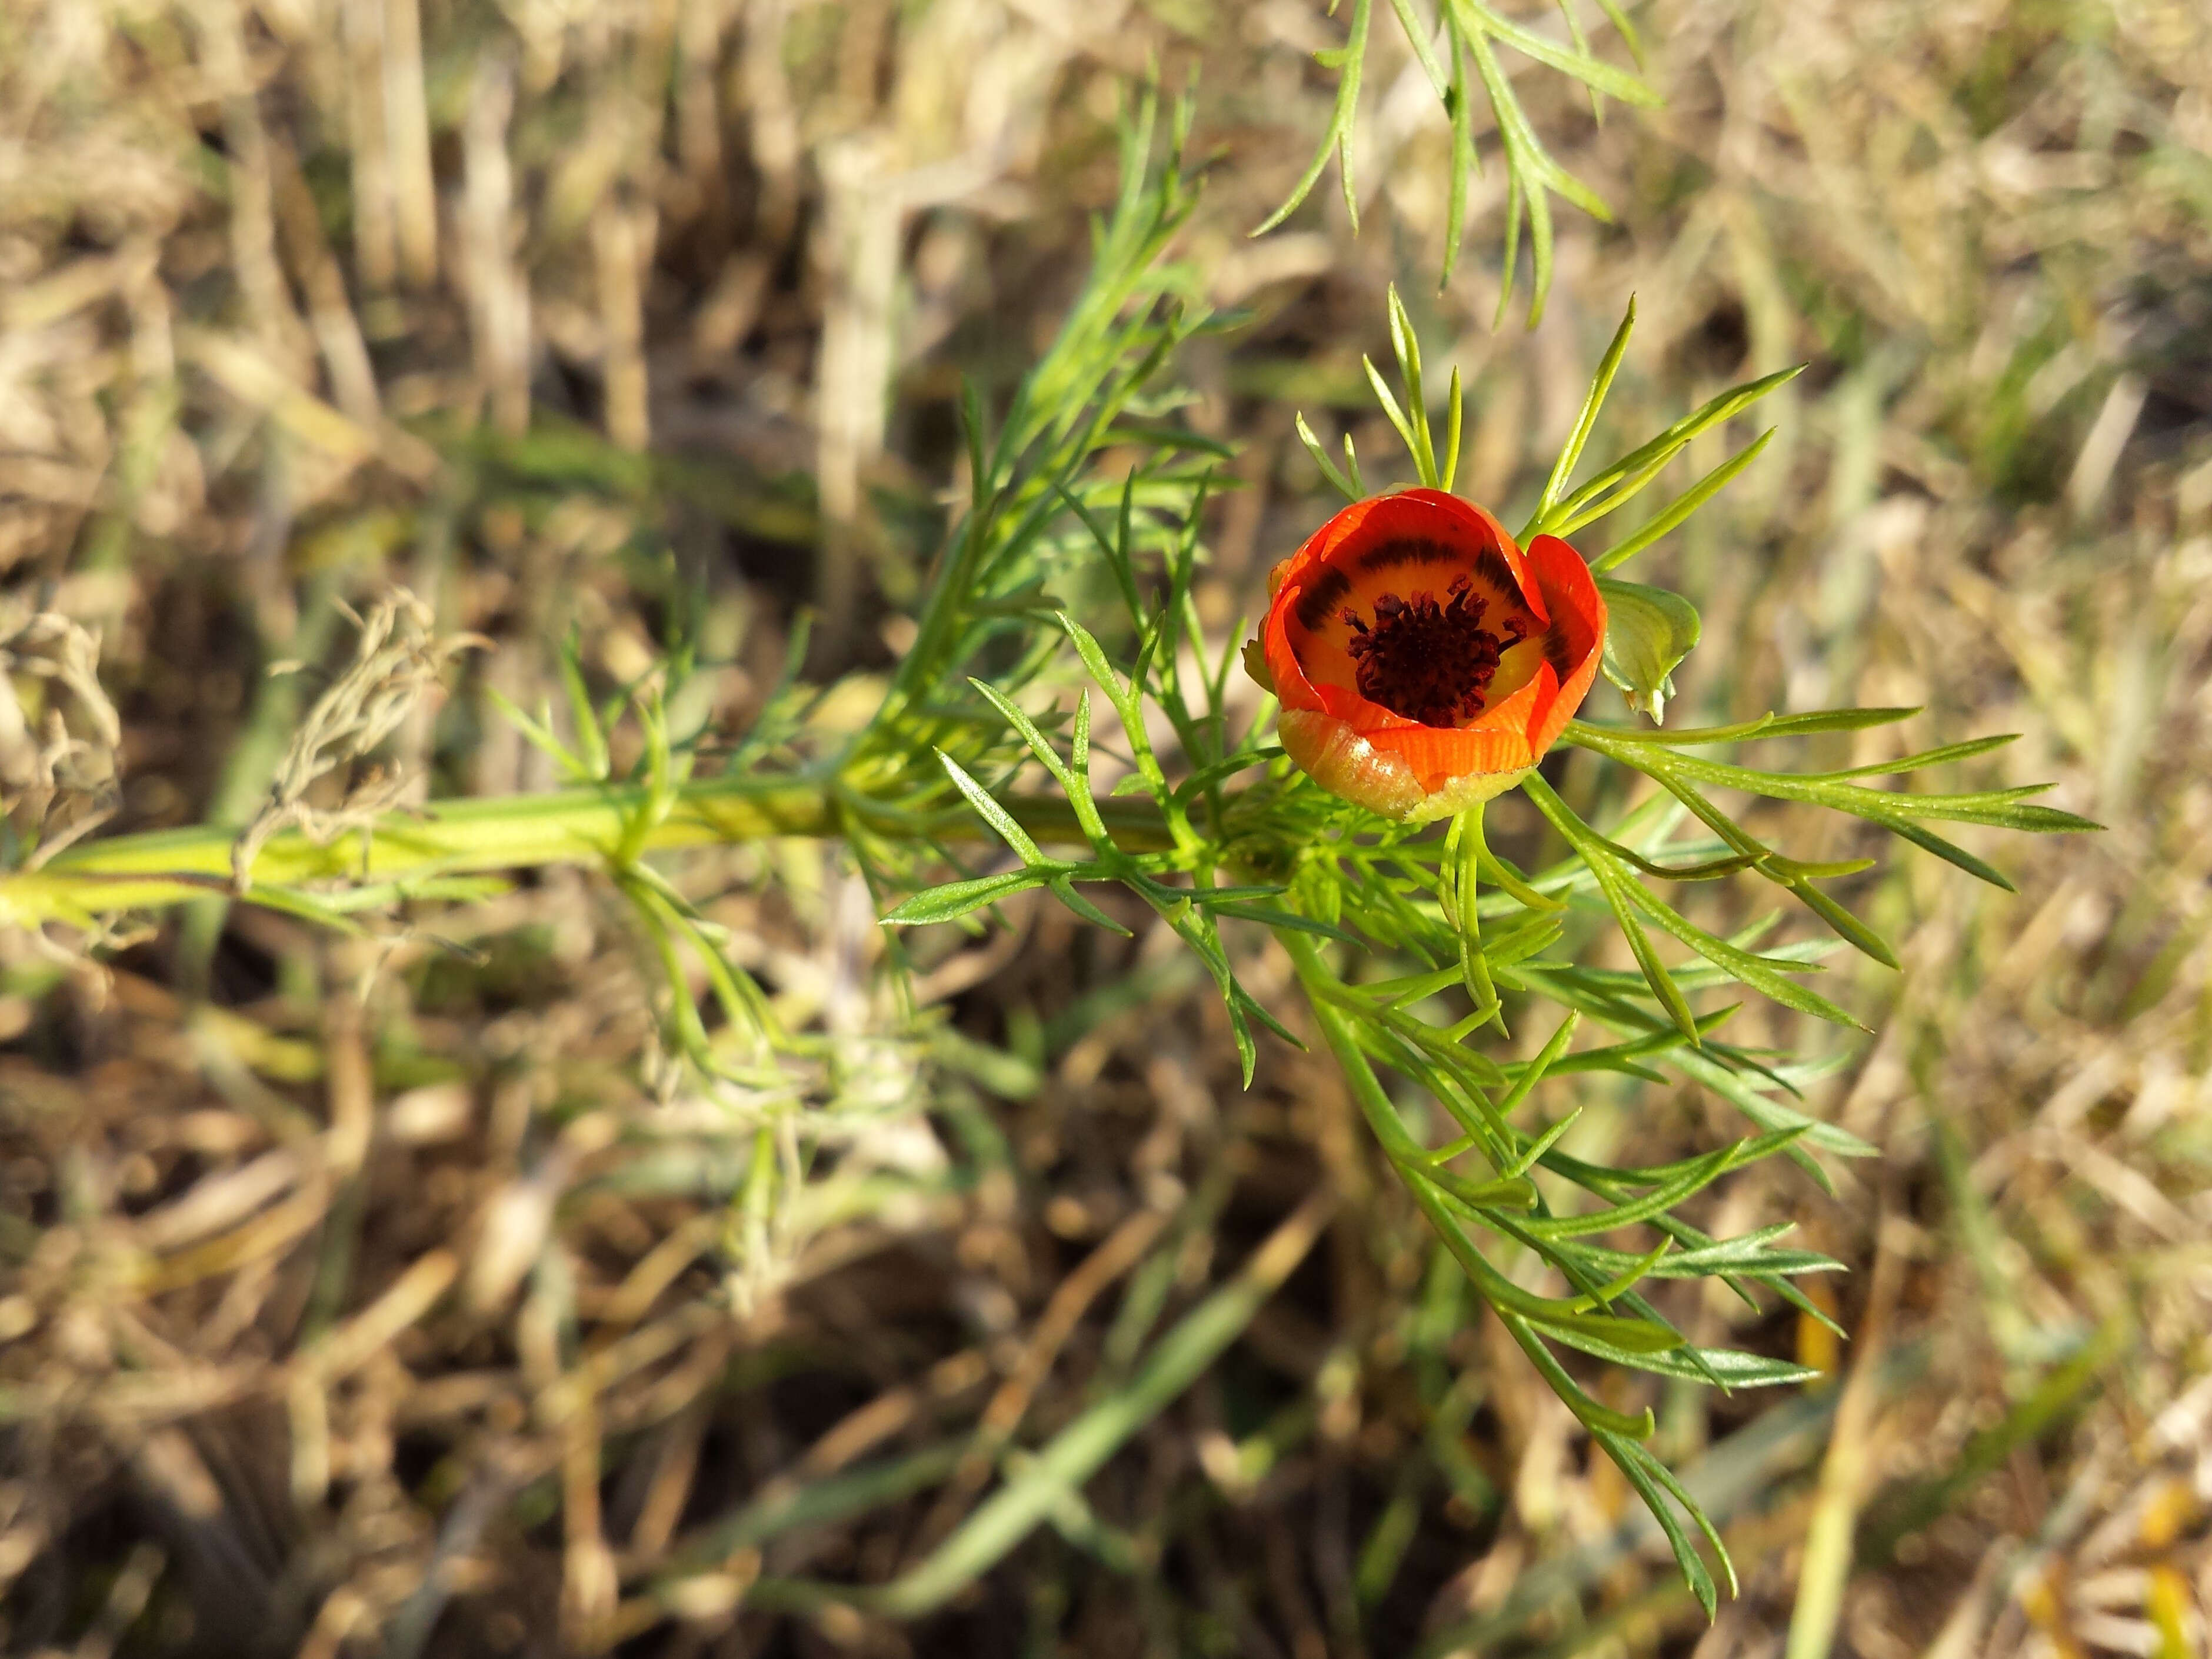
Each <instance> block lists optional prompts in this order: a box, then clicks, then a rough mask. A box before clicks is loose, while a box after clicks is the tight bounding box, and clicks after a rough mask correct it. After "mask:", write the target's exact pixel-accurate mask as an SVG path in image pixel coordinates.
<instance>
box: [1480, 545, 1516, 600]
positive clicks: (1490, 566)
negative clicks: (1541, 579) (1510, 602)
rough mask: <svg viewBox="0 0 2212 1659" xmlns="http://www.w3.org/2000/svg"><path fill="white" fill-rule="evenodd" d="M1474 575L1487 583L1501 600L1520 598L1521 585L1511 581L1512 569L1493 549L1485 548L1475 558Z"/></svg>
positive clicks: (1502, 556) (1502, 555) (1501, 555)
mask: <svg viewBox="0 0 2212 1659" xmlns="http://www.w3.org/2000/svg"><path fill="white" fill-rule="evenodd" d="M1474 574H1476V575H1478V576H1480V577H1481V578H1482V580H1485V581H1486V582H1488V583H1489V584H1490V585H1491V586H1492V588H1494V589H1496V590H1497V592H1498V595H1499V597H1501V598H1503V599H1519V598H1521V597H1522V594H1521V584H1520V583H1519V582H1517V581H1515V580H1513V567H1512V566H1511V565H1510V564H1508V563H1506V562H1505V556H1504V554H1503V553H1500V552H1499V551H1498V550H1497V549H1496V548H1494V547H1486V548H1484V549H1483V550H1482V551H1481V552H1480V553H1479V554H1477V555H1476V556H1475V560H1474Z"/></svg>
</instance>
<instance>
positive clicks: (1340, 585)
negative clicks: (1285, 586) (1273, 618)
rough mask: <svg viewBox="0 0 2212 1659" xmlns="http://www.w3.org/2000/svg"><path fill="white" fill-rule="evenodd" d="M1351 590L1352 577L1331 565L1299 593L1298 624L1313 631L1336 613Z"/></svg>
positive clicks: (1310, 631) (1308, 630)
mask: <svg viewBox="0 0 2212 1659" xmlns="http://www.w3.org/2000/svg"><path fill="white" fill-rule="evenodd" d="M1351 591H1352V578H1351V577H1349V576H1347V575H1346V574H1344V572H1342V571H1341V570H1339V569H1338V568H1336V567H1335V566H1334V565H1331V566H1329V567H1328V568H1327V569H1325V570H1323V571H1322V573H1321V574H1320V575H1319V576H1318V577H1316V579H1315V580H1313V581H1311V582H1310V583H1308V584H1307V586H1306V590H1305V592H1303V593H1301V594H1299V595H1298V605H1297V618H1298V626H1299V627H1301V628H1303V629H1305V630H1306V632H1307V633H1309V634H1310V633H1312V632H1313V631H1314V630H1315V629H1318V628H1319V627H1321V626H1322V623H1326V622H1327V621H1328V619H1329V618H1330V617H1332V616H1334V615H1335V614H1336V607H1337V605H1338V604H1339V603H1340V601H1341V600H1342V599H1343V598H1344V596H1345V595H1346V593H1349V592H1351Z"/></svg>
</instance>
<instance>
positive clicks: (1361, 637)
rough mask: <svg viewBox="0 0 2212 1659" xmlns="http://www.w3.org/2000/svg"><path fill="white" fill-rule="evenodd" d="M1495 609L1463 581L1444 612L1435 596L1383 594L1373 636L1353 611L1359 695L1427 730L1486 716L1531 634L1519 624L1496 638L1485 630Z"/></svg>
mask: <svg viewBox="0 0 2212 1659" xmlns="http://www.w3.org/2000/svg"><path fill="white" fill-rule="evenodd" d="M1487 608H1488V607H1487V605H1486V602H1485V601H1484V600H1482V599H1479V598H1477V597H1476V596H1475V594H1474V592H1473V590H1472V588H1471V587H1470V586H1469V584H1468V579H1467V578H1466V577H1464V576H1462V577H1460V578H1458V579H1457V580H1455V581H1454V582H1453V583H1452V585H1451V586H1450V588H1449V590H1448V592H1447V598H1446V601H1445V603H1443V605H1438V604H1437V599H1436V595H1435V594H1433V593H1416V594H1414V595H1413V598H1411V599H1401V598H1399V597H1398V595H1396V594H1395V593H1385V594H1383V596H1382V597H1381V598H1380V599H1376V601H1375V625H1374V627H1372V628H1371V629H1370V627H1369V626H1368V625H1367V624H1366V623H1364V622H1362V621H1361V620H1360V619H1359V617H1358V614H1357V613H1355V612H1353V611H1345V612H1344V613H1343V614H1344V620H1345V621H1346V622H1347V623H1351V624H1352V642H1351V645H1350V647H1348V648H1349V649H1350V651H1351V653H1352V662H1353V664H1354V678H1355V679H1356V682H1357V684H1358V687H1359V695H1360V696H1363V697H1364V698H1366V699H1367V700H1368V702H1375V703H1380V704H1382V706H1383V708H1387V709H1389V711H1390V712H1391V713H1392V714H1401V715H1403V716H1404V717H1405V718H1406V719H1407V720H1418V721H1419V722H1420V723H1421V724H1422V725H1423V726H1457V725H1458V724H1459V723H1460V722H1461V721H1462V720H1471V719H1472V718H1474V716H1475V715H1477V714H1480V713H1481V712H1482V708H1483V700H1484V696H1485V694H1486V692H1487V691H1488V690H1489V688H1490V680H1491V676H1492V675H1493V674H1495V673H1497V671H1498V658H1499V656H1500V654H1501V653H1504V651H1505V650H1506V649H1507V648H1508V647H1511V646H1514V645H1516V644H1518V643H1519V642H1520V641H1521V640H1522V636H1523V635H1524V633H1525V629H1523V627H1522V623H1521V622H1520V621H1519V619H1518V618H1516V619H1514V620H1512V621H1510V622H1508V623H1506V624H1505V629H1506V631H1505V632H1504V634H1503V635H1499V634H1493V633H1492V632H1491V631H1490V630H1489V629H1486V628H1485V627H1484V626H1483V625H1482V613H1483V611H1485V610H1486V609H1487Z"/></svg>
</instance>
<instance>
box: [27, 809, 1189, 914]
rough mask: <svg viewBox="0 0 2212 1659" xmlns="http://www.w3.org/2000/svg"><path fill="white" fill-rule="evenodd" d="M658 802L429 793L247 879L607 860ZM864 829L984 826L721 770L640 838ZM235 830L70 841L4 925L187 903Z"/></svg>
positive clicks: (465, 871) (384, 875)
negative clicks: (417, 803)
mask: <svg viewBox="0 0 2212 1659" xmlns="http://www.w3.org/2000/svg"><path fill="white" fill-rule="evenodd" d="M651 805H652V799H651V796H650V795H649V793H648V792H647V790H646V789H644V788H643V787H638V786H631V785H613V784H608V785H602V786H599V787H589V788H582V789H564V790H560V791H557V792H556V793H550V794H542V795H509V796H505V797H501V798H496V799H463V800H449V801H435V802H433V803H431V804H430V805H428V806H424V807H417V808H412V809H407V810H403V811H396V812H388V813H386V814H384V815H382V816H381V817H378V818H376V819H375V820H374V821H373V822H371V823H368V824H366V825H364V826H363V827H362V828H361V829H351V830H349V831H347V832H346V833H345V834H343V835H342V836H338V837H337V838H336V839H335V840H332V841H331V842H327V843H326V844H321V845H319V844H318V843H317V842H314V841H313V840H312V839H311V838H309V837H308V836H306V835H305V834H303V833H301V831H299V830H296V829H294V830H288V831H286V832H285V833H283V834H282V835H279V836H273V837H271V838H270V841H269V842H268V843H267V844H266V845H265V846H264V847H263V848H261V850H260V853H259V854H258V856H257V857H256V859H255V860H254V862H253V868H252V882H253V885H254V886H256V887H280V886H294V885H297V884H303V883H316V884H322V883H375V884H396V885H401V886H404V884H407V883H410V882H420V881H425V880H428V879H431V878H436V877H441V876H463V875H484V874H490V873H496V872H501V871H508V870H521V869H527V868H532V867H535V866H544V865H556V864H599V863H603V862H605V860H608V859H609V858H611V857H613V856H615V855H616V854H617V848H621V847H622V846H623V843H624V842H625V840H626V838H627V835H628V832H629V829H630V827H631V826H632V825H634V824H635V823H637V821H638V820H639V818H640V817H641V815H643V814H645V813H646V812H647V811H648V810H649V809H650V807H651ZM1006 806H1007V809H1008V810H1009V811H1012V813H1013V815H1014V817H1016V818H1017V819H1018V821H1019V822H1020V823H1021V825H1022V827H1023V828H1024V829H1027V830H1028V831H1029V832H1030V835H1031V836H1034V837H1036V840H1037V841H1039V842H1042V843H1045V844H1047V845H1054V844H1057V845H1063V846H1080V845H1082V844H1084V836H1083V833H1082V830H1081V829H1080V828H1079V825H1078V824H1077V823H1076V821H1075V814H1074V811H1073V808H1071V807H1070V806H1069V805H1068V804H1067V801H1066V799H1065V798H1064V797H1060V796H1045V795H1016V796H1012V797H1010V798H1009V799H1007V801H1006ZM1099 809H1100V811H1101V813H1102V815H1103V817H1104V818H1105V821H1106V826H1107V829H1108V830H1109V833H1110V834H1111V835H1112V836H1114V839H1115V842H1116V844H1117V845H1119V846H1121V848H1123V849H1124V850H1125V851H1129V852H1145V851H1152V850H1157V849H1159V848H1165V847H1167V846H1169V845H1170V841H1169V837H1168V833H1167V827H1166V825H1165V823H1164V822H1163V821H1162V820H1161V817H1160V815H1159V812H1158V809H1157V808H1156V807H1154V806H1153V805H1152V803H1151V802H1149V801H1135V800H1109V801H1102V802H1100V803H1099ZM856 829H867V830H872V831H874V832H876V833H878V834H882V835H889V836H897V837H898V838H900V839H902V840H918V839H921V838H922V837H925V836H928V837H939V838H943V839H947V840H974V839H976V838H977V837H979V836H984V835H986V834H987V833H988V832H987V830H986V829H985V828H984V826H983V824H982V822H981V820H980V819H979V818H977V817H976V816H975V813H974V812H972V811H969V809H968V808H967V807H966V806H965V805H960V806H957V807H956V808H953V809H949V810H947V811H945V812H943V813H930V814H927V815H924V814H918V813H914V812H909V811H900V810H897V809H894V808H890V807H886V806H884V805H881V804H879V803H876V802H872V801H870V800H868V799H865V798H856V797H854V795H852V794H850V793H845V792H841V791H840V790H839V789H838V788H837V787H836V784H835V783H834V782H831V781H828V780H823V779H813V778H806V779H797V780H790V779H779V780H775V781H762V780H756V779H743V780H727V779H714V780H709V781H705V782H700V783H693V784H689V785H686V786H684V787H682V788H681V789H679V790H678V792H677V793H676V799H675V803H674V805H672V806H671V808H670V810H669V811H668V812H667V814H666V815H665V817H662V818H661V819H660V821H659V823H656V824H655V825H654V826H653V829H652V830H651V831H650V832H649V833H648V834H647V836H646V837H645V839H644V848H645V850H647V851H659V850H664V849H667V848H682V847H699V846H706V845H709V844H712V843H714V842H742V841H765V840H770V839H774V838H776V837H780V836H836V835H842V834H846V833H848V832H849V831H853V830H856ZM237 839H238V832H237V831H236V830H235V829H225V828H222V827H219V826H212V825H197V826H195V827H193V828H191V829H163V830H156V831H154V832H152V833H149V834H146V835H137V836H115V837H114V838H112V839H111V840H107V841H99V842H88V843H87V844H85V845H82V846H80V847H73V848H70V849H69V850H68V851H67V852H65V853H64V854H62V855H61V856H60V857H58V858H57V859H55V860H54V861H53V862H52V864H49V865H46V866H44V867H42V868H40V869H37V870H18V871H15V872H9V873H8V874H6V875H0V925H9V926H15V927H37V926H39V925H40V924H41V923H43V922H47V921H72V922H81V921H84V920H86V919H87V918H90V917H97V916H103V915H118V914H120V913H122V912H125V911H130V910H146V909H155V908H162V907H166V906H168V905H173V904H180V903H183V902H185V901H186V900H188V899H191V898H196V897H199V896H204V895H206V894H209V893H229V892H231V891H232V890H233V889H232V883H231V863H230V861H231V848H233V846H234V845H235V843H236V842H237ZM247 896H251V894H250V892H249V894H248V895H247Z"/></svg>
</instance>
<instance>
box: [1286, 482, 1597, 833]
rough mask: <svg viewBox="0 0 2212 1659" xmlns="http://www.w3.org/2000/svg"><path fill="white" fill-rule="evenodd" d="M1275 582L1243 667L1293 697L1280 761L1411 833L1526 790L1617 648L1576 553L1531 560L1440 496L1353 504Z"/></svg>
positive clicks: (1407, 495)
mask: <svg viewBox="0 0 2212 1659" xmlns="http://www.w3.org/2000/svg"><path fill="white" fill-rule="evenodd" d="M1267 584H1268V590H1269V592H1270V593H1271V594H1272V596H1273V603H1272V604H1271V605H1269V606H1268V608H1267V622H1266V623H1265V624H1264V626H1263V627H1262V628H1261V633H1260V638H1259V639H1258V640H1257V641H1255V642H1254V644H1255V645H1256V647H1258V649H1257V651H1256V652H1255V650H1254V648H1253V647H1252V646H1248V647H1245V660H1246V662H1247V663H1248V664H1249V665H1251V667H1252V669H1253V671H1254V673H1255V677H1256V678H1259V679H1260V681H1261V684H1269V683H1270V682H1271V681H1272V685H1271V687H1270V689H1272V690H1273V691H1274V692H1275V694H1276V695H1277V696H1279V697H1280V698H1281V699H1282V704H1283V712H1282V716H1281V719H1280V720H1279V722H1278V730H1279V732H1280V733H1281V736H1282V740H1283V747H1284V749H1285V750H1287V751H1288V752H1289V754H1290V757H1291V759H1292V760H1294V761H1296V762H1297V763H1298V765H1299V766H1300V767H1302V768H1304V770H1305V771H1306V772H1307V773H1308V774H1309V775H1310V776H1311V777H1312V779H1313V781H1315V782H1316V783H1318V784H1319V785H1321V787H1322V788H1324V789H1326V790H1328V792H1329V793H1331V794H1334V795H1341V796H1342V797H1343V798H1344V799H1346V800H1348V801H1352V802H1356V803H1357V804H1358V805H1361V806H1364V807H1366V808H1367V809H1368V810H1369V811H1374V812H1379V813H1381V814H1383V816H1384V817H1392V818H1398V819H1401V820H1402V821H1404V822H1406V823H1426V822H1428V821H1429V820H1430V819H1431V818H1439V817H1446V816H1448V815H1449V814H1451V813H1454V812H1457V811H1460V810H1461V809H1462V808H1463V807H1468V806H1472V805H1475V804H1476V803H1477V802H1479V801H1486V800H1488V799H1490V798H1491V797H1492V795H1497V794H1501V793H1504V791H1506V790H1508V789H1510V788H1511V787H1513V786H1514V785H1515V784H1516V783H1517V782H1519V781H1520V780H1521V778H1522V775H1523V774H1524V773H1526V772H1527V771H1528V769H1529V768H1530V767H1532V766H1534V765H1535V763H1537V762H1538V761H1539V760H1540V759H1541V758H1542V757H1543V755H1544V751H1545V750H1547V749H1549V748H1550V747H1551V746H1552V744H1553V743H1554V742H1555V741H1557V739H1558V738H1559V733H1560V732H1562V731H1564V730H1565V727H1566V724H1567V722H1568V721H1569V720H1571V719H1572V718H1573V717H1574V713H1575V710H1576V709H1577V708H1580V707H1581V706H1582V701H1583V696H1585V695H1586V694H1587V693H1588V692H1589V688H1590V681H1591V679H1592V678H1593V677H1594V676H1595V674H1596V672H1597V667H1598V657H1599V653H1600V651H1601V647H1603V645H1604V643H1605V601H1604V600H1603V599H1601V598H1600V597H1599V596H1598V591H1597V584H1596V583H1595V582H1594V581H1593V580H1591V579H1590V573H1589V566H1588V565H1587V564H1585V563H1584V562H1583V557H1582V556H1581V555H1580V554H1579V553H1577V552H1576V551H1575V550H1574V549H1573V548H1571V547H1570V546H1568V545H1567V544H1566V543H1565V542H1563V541H1561V540H1560V539H1559V538H1558V537H1556V536H1539V537H1537V538H1536V539H1535V540H1534V542H1533V543H1531V544H1529V548H1528V551H1527V552H1526V553H1523V552H1522V550H1520V549H1519V548H1518V547H1516V545H1514V542H1513V538H1511V537H1510V536H1509V535H1507V534H1506V533H1505V531H1504V527H1503V526H1500V525H1499V524H1498V520H1495V519H1493V518H1492V517H1491V516H1490V514H1489V513H1486V512H1484V511H1483V510H1482V509H1481V508H1480V507H1474V506H1471V505H1469V504H1468V502H1466V501H1461V500H1460V499H1459V498H1458V497H1457V496H1455V495H1446V494H1444V493H1443V491H1441V490H1436V489H1408V490H1405V491H1403V492H1401V493H1400V494H1398V495H1376V496H1373V497H1370V499H1369V500H1366V501H1356V502H1354V503H1353V504H1352V506H1350V507H1346V508H1345V509H1344V511H1343V512H1341V513H1338V514H1337V515H1336V516H1335V517H1334V518H1333V519H1331V520H1329V521H1328V523H1327V524H1325V525H1323V526H1322V527H1321V528H1320V529H1319V530H1317V531H1316V532H1314V533H1313V535H1312V536H1310V538H1307V541H1306V544H1305V545H1304V546H1303V547H1301V548H1300V549H1298V550H1297V552H1296V553H1293V554H1292V555H1291V556H1290V557H1289V558H1287V559H1285V560H1284V561H1283V562H1281V563H1280V564H1279V565H1277V566H1276V567H1275V568H1274V570H1273V572H1272V573H1270V574H1269V576H1268V578H1267ZM1255 655H1256V656H1257V657H1258V659H1259V660H1258V661H1256V662H1255V661H1254V658H1255Z"/></svg>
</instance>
